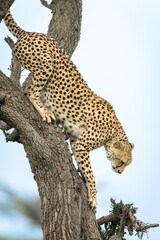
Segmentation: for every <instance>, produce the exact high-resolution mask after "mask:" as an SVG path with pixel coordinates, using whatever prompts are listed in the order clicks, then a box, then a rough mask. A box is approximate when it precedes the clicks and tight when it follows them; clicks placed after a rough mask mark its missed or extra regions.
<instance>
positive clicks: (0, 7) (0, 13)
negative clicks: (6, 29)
mask: <svg viewBox="0 0 160 240" xmlns="http://www.w3.org/2000/svg"><path fill="white" fill-rule="evenodd" d="M13 2H14V0H0V22H1V20H2V19H3V18H4V16H5V15H6V13H7V11H8V9H9V8H10V7H11V5H12V4H13Z"/></svg>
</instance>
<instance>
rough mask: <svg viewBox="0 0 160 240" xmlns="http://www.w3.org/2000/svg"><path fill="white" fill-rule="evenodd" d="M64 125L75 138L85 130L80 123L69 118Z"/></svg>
mask: <svg viewBox="0 0 160 240" xmlns="http://www.w3.org/2000/svg"><path fill="white" fill-rule="evenodd" d="M63 126H64V127H65V128H66V129H67V133H69V135H71V136H72V137H75V138H78V137H79V135H80V134H81V133H82V132H83V129H82V128H81V127H80V124H79V123H73V122H70V120H68V119H66V120H65V121H64V123H63Z"/></svg>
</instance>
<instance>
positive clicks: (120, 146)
mask: <svg viewBox="0 0 160 240" xmlns="http://www.w3.org/2000/svg"><path fill="white" fill-rule="evenodd" d="M114 146H115V148H122V147H123V143H122V142H121V141H119V142H116V143H115V144H114Z"/></svg>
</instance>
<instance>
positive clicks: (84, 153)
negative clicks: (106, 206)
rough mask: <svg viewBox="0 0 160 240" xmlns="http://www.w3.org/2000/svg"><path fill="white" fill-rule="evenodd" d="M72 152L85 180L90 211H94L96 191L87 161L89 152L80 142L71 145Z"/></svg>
mask: <svg viewBox="0 0 160 240" xmlns="http://www.w3.org/2000/svg"><path fill="white" fill-rule="evenodd" d="M72 151H73V153H74V156H75V159H76V161H77V163H78V168H79V170H80V172H81V173H82V175H83V176H84V178H85V180H86V185H87V189H88V201H89V205H90V207H91V209H92V210H96V207H97V199H96V193H97V190H96V183H95V178H94V176H93V172H92V169H91V165H90V161H89V151H88V150H87V149H86V148H85V147H84V146H83V145H81V142H80V141H79V140H77V141H76V142H75V143H73V144H72Z"/></svg>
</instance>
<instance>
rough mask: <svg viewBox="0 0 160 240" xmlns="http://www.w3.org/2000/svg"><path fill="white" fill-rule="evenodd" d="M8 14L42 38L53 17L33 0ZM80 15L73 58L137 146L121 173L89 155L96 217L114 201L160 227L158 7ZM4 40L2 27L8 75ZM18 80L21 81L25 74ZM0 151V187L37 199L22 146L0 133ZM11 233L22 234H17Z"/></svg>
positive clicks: (154, 234) (112, 5)
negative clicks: (7, 139) (111, 200)
mask: <svg viewBox="0 0 160 240" xmlns="http://www.w3.org/2000/svg"><path fill="white" fill-rule="evenodd" d="M11 12H12V14H13V16H14V18H15V20H16V22H17V23H18V24H19V25H20V26H21V27H22V28H24V29H25V30H28V31H36V32H43V33H46V32H47V28H48V23H49V20H50V17H51V13H50V11H49V10H48V9H46V8H45V7H43V6H42V5H41V4H40V1H39V0H34V1H31V0H28V1H22V0H16V1H15V3H14V5H13V6H12V8H11ZM82 15H83V18H82V29H81V39H80V42H79V44H78V47H77V49H76V51H75V53H74V55H73V57H72V59H73V61H74V63H75V64H76V66H77V67H78V69H79V71H80V72H81V74H82V75H83V77H84V79H85V80H86V81H87V83H88V84H89V86H90V87H91V88H92V90H94V91H95V92H96V93H97V94H99V95H100V96H101V97H104V98H105V99H106V100H108V101H109V102H110V103H111V104H112V105H113V107H114V109H115V111H116V114H117V117H118V118H119V120H120V121H121V123H122V125H123V127H124V129H125V131H126V133H127V136H128V138H129V141H130V142H133V143H134V144H135V148H134V150H133V162H132V164H131V165H130V166H128V167H127V168H126V169H125V171H124V173H123V174H122V175H118V174H116V173H114V172H113V171H112V169H111V164H110V162H109V161H108V159H107V158H106V156H105V151H104V149H103V148H100V149H97V150H95V151H93V152H91V154H90V158H91V164H92V168H93V172H94V175H95V178H96V183H97V190H98V194H97V198H98V208H97V217H100V216H102V215H106V214H107V213H108V210H109V205H110V201H109V199H110V197H112V198H115V199H116V200H117V201H119V200H123V201H124V202H128V203H131V202H134V204H135V206H137V207H138V208H139V210H138V214H137V217H138V218H140V219H141V220H142V221H144V222H150V223H154V222H156V223H157V222H158V223H160V207H159V199H160V192H159V183H160V178H159V170H160V141H159V136H160V127H159V123H160V94H159V92H160V67H159V66H160V1H159V0H130V1H127V0H121V1H119V0H112V1H111V0H99V1H96V0H92V1H83V13H82ZM42 16H43V17H42ZM6 35H9V36H11V37H12V35H11V34H10V33H9V32H8V30H7V28H6V27H5V25H4V23H1V24H0V59H1V61H0V69H2V71H3V72H4V73H6V74H7V75H9V71H8V70H7V69H8V66H9V64H10V56H11V51H10V48H9V47H8V45H7V44H6V42H5V41H4V37H5V36H6ZM22 75H23V76H22V78H24V77H26V76H27V71H24V72H23V73H22ZM0 149H1V173H0V182H3V183H6V184H7V185H8V186H9V187H11V188H12V189H13V190H14V191H15V192H16V193H18V194H19V195H22V196H33V195H36V194H37V190H36V184H35V182H34V180H33V176H32V174H31V172H30V167H29V164H28V161H27V159H26V158H25V153H24V151H23V147H22V146H20V145H19V144H15V143H5V139H4V137H3V134H2V132H0ZM7 221H8V223H7ZM0 222H1V224H0V235H2V234H6V235H7V233H9V232H10V234H12V235H13V232H12V231H13V229H14V227H15V225H14V223H11V222H9V220H6V221H2V218H0ZM7 227H8V230H7ZM25 228H26V225H24V226H23V227H22V230H24V229H25ZM14 234H15V236H19V235H20V234H21V232H20V231H18V230H17V229H15V231H14ZM159 234H160V230H159V229H158V228H156V229H152V230H150V231H149V237H150V239H152V240H158V239H159ZM128 239H136V238H135V237H128V238H127V240H128ZM143 239H147V236H145V237H144V238H143Z"/></svg>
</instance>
